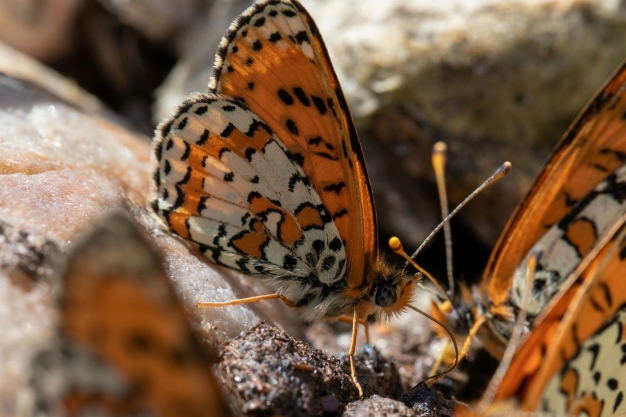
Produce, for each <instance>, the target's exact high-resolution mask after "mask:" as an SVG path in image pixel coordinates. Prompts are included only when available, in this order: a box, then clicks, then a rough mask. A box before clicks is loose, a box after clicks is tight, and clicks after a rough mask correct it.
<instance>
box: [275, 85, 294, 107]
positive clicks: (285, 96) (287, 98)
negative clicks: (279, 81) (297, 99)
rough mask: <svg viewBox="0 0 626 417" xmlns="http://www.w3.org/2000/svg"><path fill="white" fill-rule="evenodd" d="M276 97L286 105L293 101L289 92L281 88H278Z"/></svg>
mask: <svg viewBox="0 0 626 417" xmlns="http://www.w3.org/2000/svg"><path fill="white" fill-rule="evenodd" d="M278 98H280V100H281V101H282V102H283V103H285V104H286V105H287V106H291V105H292V104H293V103H294V101H293V97H291V94H289V93H288V92H287V91H285V90H284V89H282V88H281V89H280V90H278Z"/></svg>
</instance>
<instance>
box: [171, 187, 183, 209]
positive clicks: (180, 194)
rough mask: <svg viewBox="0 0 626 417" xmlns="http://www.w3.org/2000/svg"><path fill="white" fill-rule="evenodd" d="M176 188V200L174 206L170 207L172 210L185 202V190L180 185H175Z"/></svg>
mask: <svg viewBox="0 0 626 417" xmlns="http://www.w3.org/2000/svg"><path fill="white" fill-rule="evenodd" d="M174 189H175V190H176V200H175V201H174V204H172V206H171V207H170V208H169V210H170V211H174V210H176V209H177V208H179V207H180V206H182V205H183V203H184V202H185V193H184V192H183V190H182V189H181V188H180V187H178V186H176V187H174Z"/></svg>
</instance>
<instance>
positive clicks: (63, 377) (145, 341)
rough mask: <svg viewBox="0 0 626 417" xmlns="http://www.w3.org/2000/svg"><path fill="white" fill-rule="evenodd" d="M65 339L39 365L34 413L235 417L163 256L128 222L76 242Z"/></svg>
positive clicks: (110, 221)
mask: <svg viewBox="0 0 626 417" xmlns="http://www.w3.org/2000/svg"><path fill="white" fill-rule="evenodd" d="M60 307H61V309H60V320H59V329H58V336H57V337H56V339H55V341H54V343H53V345H51V346H50V347H48V348H46V349H44V350H42V351H41V352H39V353H38V354H37V355H36V357H35V358H34V359H33V365H32V376H31V385H32V387H33V390H34V393H35V399H36V403H35V407H36V409H35V410H34V413H33V415H46V416H86V415H92V416H95V415H98V416H172V417H173V416H180V417H182V416H188V417H192V416H197V417H200V416H218V417H225V416H229V415H230V412H229V410H228V409H227V408H226V406H225V404H224V402H223V401H222V399H221V395H220V392H219V387H218V386H217V385H216V382H215V380H214V378H213V376H212V374H211V364H212V362H213V358H212V355H211V354H210V352H207V351H206V350H205V349H204V346H202V345H201V343H200V342H199V340H198V339H197V338H196V336H195V334H194V332H193V330H192V328H191V326H190V324H189V322H188V315H187V313H186V311H185V309H184V307H183V305H182V304H181V302H180V301H179V300H178V298H177V296H176V294H175V292H174V289H173V288H172V286H171V284H170V282H169V280H168V279H167V276H166V274H165V271H164V269H163V267H162V260H161V258H160V257H159V256H158V255H157V254H156V253H155V252H154V250H153V249H152V248H151V247H150V245H148V243H147V242H146V241H145V239H144V238H143V237H142V236H141V233H140V232H139V231H138V230H137V229H136V228H135V226H134V225H133V224H132V222H131V221H130V220H129V219H128V218H127V217H126V216H124V215H121V214H115V215H112V216H109V217H107V218H106V219H105V220H104V221H103V222H102V223H101V224H100V225H98V226H96V227H95V228H94V230H93V231H91V232H90V233H89V235H88V236H87V237H86V238H84V239H83V240H82V242H81V243H79V244H77V247H76V248H75V250H74V251H73V253H72V254H71V256H70V258H69V261H68V263H67V267H66V271H65V273H64V275H63V280H62V290H61V297H60Z"/></svg>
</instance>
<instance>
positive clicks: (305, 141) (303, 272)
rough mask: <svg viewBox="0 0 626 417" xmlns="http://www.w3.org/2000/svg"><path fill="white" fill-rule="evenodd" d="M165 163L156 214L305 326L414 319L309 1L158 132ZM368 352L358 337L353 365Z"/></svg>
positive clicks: (232, 47) (257, 34)
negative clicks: (263, 282) (260, 283)
mask: <svg viewBox="0 0 626 417" xmlns="http://www.w3.org/2000/svg"><path fill="white" fill-rule="evenodd" d="M154 159H155V166H156V168H155V174H154V180H155V182H154V197H153V203H152V207H153V209H154V211H155V212H156V213H157V214H158V215H159V216H160V217H161V218H162V219H163V220H164V221H165V223H166V224H167V226H168V227H169V229H170V230H171V231H172V232H174V233H175V234H177V235H179V236H181V237H183V238H185V239H188V240H189V241H191V242H193V243H194V244H195V245H196V246H197V247H198V248H199V249H200V251H201V252H202V253H203V254H204V255H205V256H206V257H207V258H209V259H210V260H211V261H213V262H215V263H217V264H220V265H224V266H227V267H230V268H233V269H236V270H239V271H242V272H245V273H250V274H257V275H259V276H261V277H264V278H268V282H269V283H270V284H271V285H272V286H273V287H274V288H276V290H277V294H276V295H275V297H274V298H281V299H282V300H283V301H284V302H285V303H286V304H288V305H290V306H292V307H293V308H295V309H296V310H297V311H298V312H299V313H300V316H301V318H302V319H303V320H304V321H306V322H311V321H316V320H336V319H338V318H340V317H342V316H344V315H348V316H350V320H351V321H352V322H353V323H356V322H357V321H361V322H362V321H363V320H365V319H370V318H371V319H381V318H385V317H389V316H392V315H394V314H397V313H399V312H401V311H402V310H403V309H404V308H405V307H406V306H407V305H408V303H409V301H410V299H411V297H412V294H413V291H414V288H415V281H414V279H413V278H412V277H411V276H408V275H405V274H404V273H401V272H399V271H396V270H395V269H393V268H392V267H390V266H389V265H387V264H386V263H385V262H384V261H383V260H382V259H381V256H380V255H379V252H378V246H377V224H376V213H375V210H374V203H373V198H372V191H371V189H370V184H369V179H368V176H367V171H366V168H365V161H364V159H363V153H362V151H361V145H360V143H359V139H358V137H357V133H356V130H355V127H354V124H353V121H352V116H351V115H350V111H349V110H348V106H347V103H346V100H345V98H344V95H343V93H342V91H341V87H340V85H339V81H338V80H337V76H336V74H335V72H334V70H333V67H332V65H331V63H330V59H329V57H328V52H327V50H326V47H325V46H324V42H323V41H322V38H321V36H320V33H319V30H318V29H317V27H316V25H315V23H314V22H313V19H312V18H311V16H310V15H309V14H308V12H307V11H306V10H305V9H304V8H303V7H302V6H301V5H300V3H298V2H297V1H295V0H293V1H289V0H265V1H259V2H257V3H256V4H254V5H253V6H252V7H250V8H249V9H248V10H246V11H245V12H244V13H243V14H242V15H241V16H239V17H238V18H237V19H236V20H235V22H234V23H233V24H232V25H231V27H230V29H229V31H228V34H227V35H226V37H225V38H224V39H223V40H222V42H221V44H220V47H219V50H218V52H217V56H216V62H215V67H214V74H213V78H212V80H211V82H210V84H209V92H208V93H207V94H194V95H192V96H190V97H189V98H188V99H187V100H186V101H185V102H183V103H182V104H181V105H180V107H179V108H178V110H176V112H175V113H174V114H173V115H172V116H171V117H170V118H169V119H167V120H165V121H164V122H162V123H161V124H160V125H159V127H158V128H157V132H156V136H155V139H154ZM270 297H271V296H268V297H264V299H265V298H270ZM257 299H258V298H254V299H247V300H239V302H246V301H254V300H257ZM204 304H205V305H217V304H219V303H204ZM225 304H228V303H225ZM231 304H234V303H231ZM355 340H356V327H354V329H353V341H352V346H351V349H350V355H352V354H353V353H354V346H355ZM353 377H354V374H353Z"/></svg>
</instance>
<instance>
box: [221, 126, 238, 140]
mask: <svg viewBox="0 0 626 417" xmlns="http://www.w3.org/2000/svg"><path fill="white" fill-rule="evenodd" d="M234 130H235V125H234V124H232V123H228V126H226V128H224V130H223V131H222V133H220V136H221V137H223V138H224V139H226V138H228V137H229V136H230V134H231V133H233V131H234Z"/></svg>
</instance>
